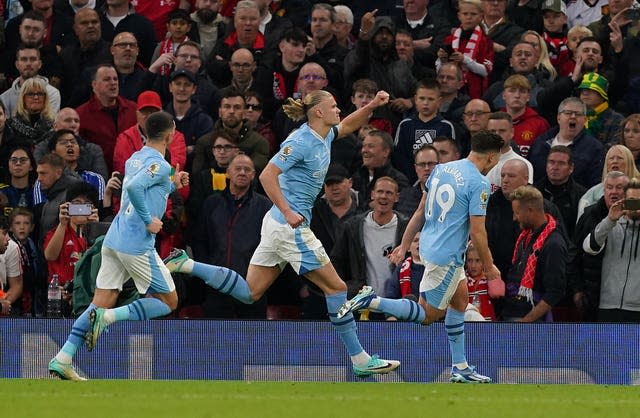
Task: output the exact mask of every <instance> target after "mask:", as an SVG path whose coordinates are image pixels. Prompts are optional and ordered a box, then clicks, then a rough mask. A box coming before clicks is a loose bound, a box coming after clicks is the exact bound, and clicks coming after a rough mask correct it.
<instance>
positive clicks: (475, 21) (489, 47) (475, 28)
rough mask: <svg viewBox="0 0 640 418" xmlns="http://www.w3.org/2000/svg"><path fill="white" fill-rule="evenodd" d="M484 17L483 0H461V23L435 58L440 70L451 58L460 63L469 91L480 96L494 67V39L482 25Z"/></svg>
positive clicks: (459, 9) (470, 95)
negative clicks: (486, 32) (485, 31)
mask: <svg viewBox="0 0 640 418" xmlns="http://www.w3.org/2000/svg"><path fill="white" fill-rule="evenodd" d="M482 18H483V7H482V2H481V1H480V0H460V1H459V2H458V20H460V26H459V27H458V28H456V29H454V31H453V33H452V34H451V35H450V36H448V37H447V38H445V40H444V46H443V47H442V48H440V49H439V50H438V59H437V60H436V70H437V71H439V70H440V65H441V64H443V63H445V62H448V61H453V62H455V63H457V64H458V65H460V66H461V68H462V72H463V73H464V80H465V84H466V86H467V92H468V94H469V97H471V98H472V99H479V98H481V97H482V95H483V94H484V92H485V91H486V90H487V89H488V88H489V75H490V74H491V71H492V70H493V55H494V52H493V41H492V40H491V38H489V37H488V36H487V35H485V33H484V31H483V30H482V27H481V26H480V23H481V22H482Z"/></svg>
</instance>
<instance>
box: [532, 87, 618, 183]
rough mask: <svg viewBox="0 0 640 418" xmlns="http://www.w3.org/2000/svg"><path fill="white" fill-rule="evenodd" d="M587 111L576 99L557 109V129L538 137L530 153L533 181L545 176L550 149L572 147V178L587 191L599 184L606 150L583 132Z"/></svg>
mask: <svg viewBox="0 0 640 418" xmlns="http://www.w3.org/2000/svg"><path fill="white" fill-rule="evenodd" d="M586 117H587V108H586V106H585V104H584V103H582V102H581V101H580V99H578V98H577V97H569V98H566V99H564V100H563V101H562V102H561V103H560V106H558V116H557V121H558V126H555V127H553V128H551V129H550V130H548V131H547V132H545V133H544V134H543V135H541V136H539V137H538V138H537V139H536V140H535V142H534V143H533V145H532V146H531V150H530V151H529V161H531V164H532V165H533V174H534V180H535V181H538V180H540V179H541V178H543V177H544V175H545V167H546V164H547V156H548V155H549V150H550V149H551V147H553V146H555V145H566V146H568V147H569V148H571V154H572V158H573V163H574V171H573V178H574V180H575V181H576V182H577V183H579V184H581V185H583V186H584V187H586V188H589V187H592V186H595V185H596V184H598V183H600V182H601V181H602V166H603V164H604V156H605V149H604V146H603V145H602V143H601V142H600V141H598V140H597V139H596V138H594V137H593V136H591V135H589V134H588V133H586V132H585V128H584V123H585V120H586Z"/></svg>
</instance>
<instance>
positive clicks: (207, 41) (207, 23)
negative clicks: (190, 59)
mask: <svg viewBox="0 0 640 418" xmlns="http://www.w3.org/2000/svg"><path fill="white" fill-rule="evenodd" d="M219 9H220V2H218V1H216V0H197V1H196V11H195V12H193V13H191V15H190V17H191V20H192V22H193V23H191V32H189V39H191V40H192V41H194V42H197V43H199V44H200V46H201V47H202V53H203V54H204V56H205V59H206V58H207V57H209V54H211V50H212V49H213V46H214V45H215V44H216V41H217V40H218V37H220V36H221V35H222V34H223V33H224V18H223V17H222V16H221V15H219V14H218V10H219Z"/></svg>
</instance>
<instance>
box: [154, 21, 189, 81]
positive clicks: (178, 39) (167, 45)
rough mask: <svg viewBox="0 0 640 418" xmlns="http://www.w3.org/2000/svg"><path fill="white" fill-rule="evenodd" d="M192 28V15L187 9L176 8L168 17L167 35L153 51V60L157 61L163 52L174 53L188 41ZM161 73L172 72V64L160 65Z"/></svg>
mask: <svg viewBox="0 0 640 418" xmlns="http://www.w3.org/2000/svg"><path fill="white" fill-rule="evenodd" d="M190 30H191V17H189V13H188V12H187V11H186V10H182V9H175V10H174V11H172V12H171V13H169V17H168V19H167V37H166V38H165V39H164V40H163V41H161V42H160V43H158V45H157V46H156V49H155V50H154V51H153V55H152V57H151V62H155V61H156V60H157V59H158V58H159V57H160V55H162V54H174V53H175V52H176V50H177V49H178V45H180V44H181V43H183V42H184V41H188V40H189V37H188V36H187V34H188V33H189V31H190ZM159 73H160V75H167V74H169V73H171V65H169V64H165V65H163V66H162V67H160V71H159Z"/></svg>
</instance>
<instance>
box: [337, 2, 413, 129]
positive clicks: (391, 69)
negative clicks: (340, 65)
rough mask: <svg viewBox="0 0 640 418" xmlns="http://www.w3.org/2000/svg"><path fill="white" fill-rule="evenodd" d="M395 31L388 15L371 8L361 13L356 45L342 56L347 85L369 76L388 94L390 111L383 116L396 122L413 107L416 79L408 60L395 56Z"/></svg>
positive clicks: (396, 54)
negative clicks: (345, 55)
mask: <svg viewBox="0 0 640 418" xmlns="http://www.w3.org/2000/svg"><path fill="white" fill-rule="evenodd" d="M395 31H396V29H395V25H394V23H393V22H392V21H391V18H389V17H387V16H380V17H376V16H375V11H374V12H367V13H365V15H364V16H362V21H361V23H360V33H359V35H358V42H357V45H356V48H354V49H353V50H351V52H349V54H348V55H347V57H346V58H345V63H344V74H345V79H346V83H347V86H351V85H352V84H353V83H354V82H355V81H356V80H359V79H361V78H369V79H371V80H373V81H375V82H376V84H377V85H378V88H379V89H381V90H384V91H387V92H388V93H389V94H390V97H391V99H390V100H389V108H390V109H391V110H392V111H393V112H390V113H389V115H388V116H387V115H384V117H385V119H389V120H391V121H393V122H394V124H397V123H398V122H399V121H400V120H401V118H402V114H403V113H404V112H405V111H406V110H408V109H411V108H412V107H413V103H412V102H411V97H412V96H413V93H414V92H415V91H416V85H417V83H416V80H415V79H414V78H413V74H412V73H411V67H410V66H409V64H408V63H407V62H406V61H402V60H400V59H399V58H398V53H397V51H396V48H395ZM348 90H351V89H350V88H348ZM381 117H383V115H381Z"/></svg>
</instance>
